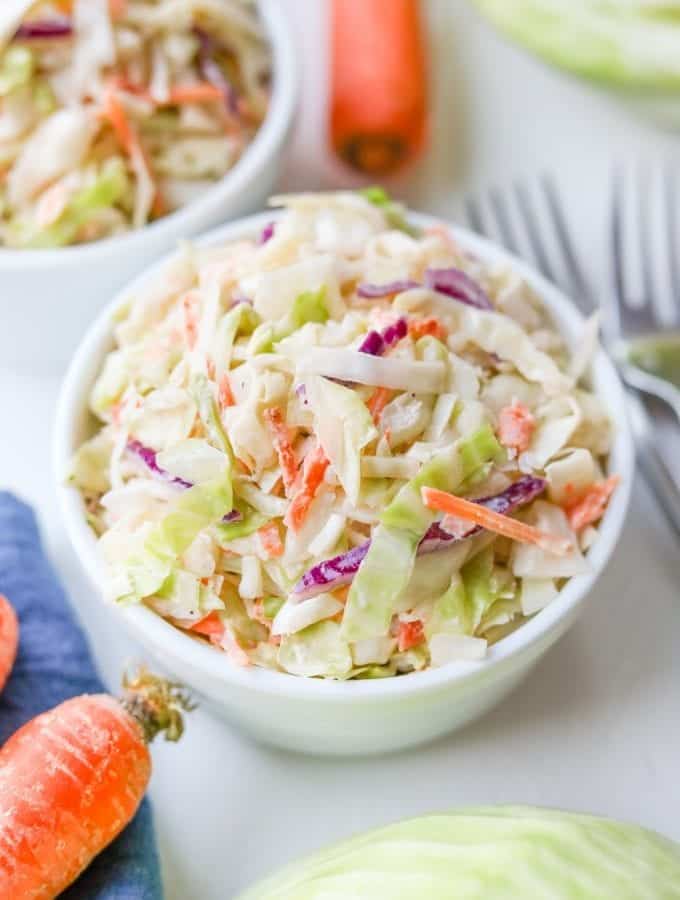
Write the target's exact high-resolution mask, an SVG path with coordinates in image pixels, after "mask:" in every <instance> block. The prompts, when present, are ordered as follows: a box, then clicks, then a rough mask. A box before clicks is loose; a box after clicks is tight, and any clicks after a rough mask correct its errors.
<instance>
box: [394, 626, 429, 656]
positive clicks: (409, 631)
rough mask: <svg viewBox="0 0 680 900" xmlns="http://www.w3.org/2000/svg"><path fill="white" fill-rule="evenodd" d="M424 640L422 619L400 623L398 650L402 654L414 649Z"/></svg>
mask: <svg viewBox="0 0 680 900" xmlns="http://www.w3.org/2000/svg"><path fill="white" fill-rule="evenodd" d="M424 640H425V631H424V629H423V623H422V622H421V621H420V619H414V620H413V621H412V622H399V631H398V634H397V648H398V650H399V652H400V653H403V652H404V650H410V649H411V648H412V647H417V646H418V644H422V642H423V641H424Z"/></svg>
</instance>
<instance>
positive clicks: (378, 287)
mask: <svg viewBox="0 0 680 900" xmlns="http://www.w3.org/2000/svg"><path fill="white" fill-rule="evenodd" d="M417 287H420V285H419V284H418V282H417V281H411V280H410V279H404V280H403V281H388V282H387V284H371V283H369V282H367V281H363V282H361V284H358V285H357V294H358V295H359V296H360V297H367V298H368V299H369V300H373V299H376V298H378V297H389V295H390V294H400V293H401V292H402V291H410V290H411V288H417Z"/></svg>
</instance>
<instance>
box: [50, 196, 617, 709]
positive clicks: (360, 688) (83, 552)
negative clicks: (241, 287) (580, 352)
mask: <svg viewBox="0 0 680 900" xmlns="http://www.w3.org/2000/svg"><path fill="white" fill-rule="evenodd" d="M278 215H280V213H278V212H276V211H273V212H269V213H267V212H264V213H258V214H255V215H253V216H248V217H247V218H243V219H238V220H236V221H234V222H231V223H228V224H226V225H223V226H221V227H219V228H216V229H213V230H211V231H209V232H208V233H206V234H204V235H202V236H201V237H200V238H198V239H197V240H196V241H195V242H194V243H195V244H196V245H197V246H213V245H215V244H220V243H224V242H226V241H230V240H238V239H242V238H245V237H252V236H254V235H256V234H258V233H259V232H260V230H261V229H262V228H263V227H264V226H265V225H266V224H267V223H268V222H270V221H271V220H272V219H275V218H276V217H277V216H278ZM409 218H410V219H411V220H412V221H413V222H414V223H415V224H416V225H420V226H423V227H428V226H432V225H441V224H442V223H443V224H444V225H445V226H446V227H448V228H449V229H450V230H451V233H452V234H453V236H454V238H455V239H456V240H457V241H458V242H459V243H460V244H461V246H463V247H464V249H466V250H468V251H470V252H472V253H473V254H475V255H476V256H478V257H479V258H480V259H481V260H483V261H484V262H486V263H487V264H491V265H496V264H503V265H506V266H508V267H510V268H512V269H513V270H514V271H515V272H517V273H518V274H519V275H520V276H521V277H522V278H523V279H525V280H526V281H527V283H528V284H529V286H530V287H531V288H533V290H534V291H535V292H536V293H537V295H538V296H539V297H540V298H541V299H542V301H543V302H544V303H545V305H546V307H547V309H548V311H549V313H550V315H551V316H552V317H553V318H554V319H555V323H556V325H557V327H558V330H559V331H560V332H561V333H562V334H563V336H565V337H566V339H567V340H568V342H570V343H573V342H574V340H575V339H576V338H577V336H578V333H579V331H580V329H581V328H582V327H583V324H584V322H585V319H584V317H583V315H582V314H581V313H580V312H579V311H578V309H577V308H576V306H575V305H574V304H573V303H572V302H571V301H570V300H568V299H567V297H566V296H565V295H564V294H563V293H562V291H560V290H559V289H558V288H557V287H555V286H554V285H553V284H551V283H550V282H549V281H548V280H547V279H545V278H544V277H543V276H541V275H540V274H538V273H537V272H536V271H535V270H534V269H533V268H532V267H530V266H529V265H527V264H526V263H524V262H523V261H522V260H520V259H518V258H517V257H516V256H514V255H513V254H511V253H509V252H507V251H506V250H504V249H502V248H501V247H498V246H497V245H496V244H494V243H492V242H491V241H489V240H487V239H485V238H482V237H480V236H479V235H477V234H474V233H473V232H471V231H468V230H466V229H462V228H459V227H457V226H455V225H452V224H451V223H449V222H446V221H444V220H442V219H441V218H439V217H434V216H428V215H425V214H421V213H416V212H413V213H409ZM174 257H175V254H172V253H171V254H168V255H167V256H165V257H164V258H163V259H161V260H160V261H158V262H157V263H155V264H154V265H153V266H152V267H150V268H149V269H147V270H145V271H144V272H142V273H141V274H140V275H139V276H137V277H136V278H135V279H134V280H133V281H132V283H131V284H129V285H128V286H127V287H126V288H124V289H123V290H122V291H119V292H118V293H117V294H116V296H115V297H114V299H113V300H112V301H111V302H110V303H109V304H108V305H107V306H106V307H105V308H104V309H103V311H102V312H101V313H100V314H99V316H98V317H97V318H96V319H95V321H94V322H93V323H92V325H91V326H90V328H89V329H88V331H87V333H86V334H85V336H84V338H83V339H82V341H81V343H80V345H79V347H78V349H77V351H76V354H75V356H74V358H73V360H72V362H71V364H70V366H69V369H68V371H67V373H66V376H65V378H64V381H63V383H62V387H61V392H60V396H59V401H58V405H57V413H56V419H55V425H54V437H53V464H54V474H55V478H56V490H57V494H58V500H59V505H60V508H61V513H62V518H63V521H64V523H65V526H66V532H67V534H68V536H69V539H70V541H71V544H72V546H73V547H74V549H75V551H76V555H77V556H78V558H79V561H80V563H81V565H82V566H83V568H84V569H85V571H86V573H87V575H88V576H89V577H90V579H91V581H92V583H93V585H95V586H97V588H98V590H99V593H100V599H102V600H103V597H102V594H101V587H100V586H101V575H102V573H101V562H100V560H99V557H98V553H97V549H96V540H95V537H94V535H93V533H92V531H91V529H90V528H89V526H88V525H87V522H86V520H85V515H84V505H83V501H82V498H81V496H80V494H79V492H78V491H77V489H76V488H74V487H71V486H69V485H68V484H67V483H66V481H65V478H66V473H67V471H68V466H69V463H70V460H71V458H72V454H73V452H74V450H75V435H76V432H77V429H78V428H79V426H80V423H81V422H82V416H83V414H84V413H85V410H86V407H87V396H88V392H89V389H90V387H91V385H92V382H93V380H94V377H95V376H96V374H97V372H98V371H99V367H100V365H101V362H102V360H103V358H104V355H105V353H106V352H107V351H108V350H109V349H110V348H111V346H112V330H113V325H114V317H115V313H116V311H117V310H118V309H119V308H120V307H123V306H124V305H125V303H126V301H127V299H128V298H129V295H130V293H131V292H133V291H135V290H136V289H138V288H139V287H140V286H142V285H143V284H144V283H145V282H146V281H147V280H148V281H153V280H154V278H157V277H158V275H159V274H160V272H161V271H162V269H163V268H164V267H165V266H166V265H167V264H168V262H169V261H170V260H171V259H173V258H174ZM592 374H593V380H594V382H595V390H596V393H597V395H598V396H600V397H601V398H602V399H604V400H605V403H606V405H607V408H608V410H610V412H613V413H615V415H616V420H617V428H616V431H615V437H614V442H613V445H612V450H611V453H610V460H611V461H612V463H613V467H614V468H615V469H616V471H617V472H618V473H619V474H620V476H621V486H620V488H619V489H618V490H617V491H616V493H615V494H614V496H613V498H612V501H611V502H610V504H609V506H608V508H607V511H606V513H605V515H604V517H603V519H602V523H601V526H600V529H599V536H598V540H597V541H596V542H595V543H594V545H593V547H592V548H591V549H590V550H589V552H588V560H589V562H590V564H591V571H590V572H588V573H585V574H583V575H579V576H575V577H573V578H571V579H570V580H569V581H568V583H567V584H566V585H565V587H564V588H563V589H562V590H561V591H560V592H559V594H558V596H557V597H556V598H555V599H554V600H553V601H552V602H551V603H550V604H549V606H547V607H546V608H545V609H543V610H541V611H540V612H539V613H537V614H536V615H534V616H533V617H532V618H531V619H529V620H528V621H527V622H525V623H524V624H523V625H521V626H519V627H518V628H517V629H516V630H515V631H513V632H512V633H511V634H509V635H508V636H506V637H504V638H502V639H501V640H500V641H499V642H498V643H497V644H494V645H493V646H492V647H490V648H489V651H488V653H487V656H486V657H485V658H484V659H483V660H480V661H474V662H473V661H457V662H452V663H449V664H447V665H445V666H442V667H439V668H434V669H426V670H425V671H421V672H412V673H409V674H408V675H407V676H402V677H394V678H385V679H379V680H365V681H351V682H350V681H332V680H326V679H317V678H304V677H301V676H298V675H292V674H289V673H285V672H277V671H274V670H270V669H264V668H259V667H256V666H251V667H248V668H237V667H236V666H234V665H233V664H232V663H231V662H230V661H229V660H228V658H227V656H226V655H225V654H221V653H219V652H218V651H216V650H214V649H213V648H212V647H210V646H209V645H207V644H205V643H203V642H201V641H198V640H192V639H191V638H190V637H188V636H187V635H186V634H185V633H184V632H182V631H181V630H180V629H178V628H175V627H174V626H172V625H170V624H169V623H168V622H166V621H165V620H164V619H162V618H161V617H160V616H159V615H157V614H156V613H154V612H152V611H151V610H150V609H148V608H147V607H144V606H141V605H128V606H120V605H116V604H112V603H109V604H108V605H109V606H114V608H115V609H116V610H117V611H118V612H119V613H120V614H121V618H122V619H123V620H124V621H125V622H126V624H127V625H128V627H129V628H130V630H131V632H132V635H133V636H134V637H135V638H136V639H137V640H138V641H140V642H141V643H143V644H146V646H149V645H151V646H152V647H153V648H154V650H156V651H158V649H159V648H162V651H163V657H164V659H165V660H166V661H167V664H168V666H169V668H172V664H173V660H175V659H177V660H179V661H181V663H182V664H183V665H184V667H185V668H189V669H190V670H191V671H193V672H200V673H201V674H202V675H203V676H205V677H207V678H210V679H216V680H218V681H222V682H223V683H224V686H225V687H236V688H241V689H246V690H249V691H255V692H259V693H265V694H269V695H272V694H274V695H280V696H288V697H294V698H299V699H314V700H325V701H329V702H333V701H337V702H345V701H347V700H352V701H357V702H362V701H369V700H371V699H375V698H383V699H389V698H394V697H395V696H399V697H401V696H407V695H408V696H410V695H414V694H418V693H421V692H427V691H430V690H432V689H436V688H441V687H444V686H446V685H450V684H452V683H454V682H455V683H462V682H466V681H470V680H473V679H476V678H478V677H479V676H483V675H484V674H485V673H487V672H491V671H492V670H495V669H498V668H499V667H502V666H504V665H506V664H508V663H509V662H510V660H512V659H513V658H515V657H518V656H521V655H528V654H529V652H530V651H531V649H532V648H534V650H535V651H536V655H539V652H540V647H541V645H542V643H543V641H544V640H546V639H547V640H550V635H551V634H552V633H554V632H558V631H559V626H560V623H561V622H563V620H566V621H567V622H568V621H570V617H571V615H572V614H574V613H575V612H576V610H577V609H578V607H579V606H580V605H581V603H582V602H583V601H584V599H585V597H586V596H587V594H588V593H589V591H590V589H591V587H592V586H593V584H594V583H595V581H596V580H597V578H598V577H599V576H600V574H601V573H602V571H603V570H604V568H605V566H606V564H607V562H608V560H609V558H610V556H611V554H612V552H613V550H614V548H615V546H616V544H617V542H618V538H619V536H620V534H621V531H622V528H623V525H624V523H625V517H626V510H627V508H628V503H629V500H630V494H631V489H632V482H633V475H634V466H635V462H634V460H635V453H634V448H633V441H632V436H631V431H630V426H629V421H628V414H627V411H626V404H625V395H624V391H623V387H622V385H621V382H620V380H619V376H618V374H617V372H616V369H615V368H614V365H613V364H612V362H611V361H610V360H609V358H608V357H607V356H606V355H605V353H604V351H603V350H602V349H601V348H600V349H599V350H598V352H597V354H596V357H595V359H594V360H593V365H592ZM104 602H107V601H104Z"/></svg>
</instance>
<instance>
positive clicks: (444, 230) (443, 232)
mask: <svg viewBox="0 0 680 900" xmlns="http://www.w3.org/2000/svg"><path fill="white" fill-rule="evenodd" d="M425 234H427V235H433V236H435V237H440V238H441V239H442V241H443V242H444V243H445V244H446V246H447V247H448V249H449V250H451V251H452V252H453V253H458V249H459V248H458V244H456V242H455V241H454V239H453V235H452V234H451V232H450V231H449V229H448V227H447V226H446V225H444V224H443V223H440V224H437V225H430V227H429V228H426V229H425Z"/></svg>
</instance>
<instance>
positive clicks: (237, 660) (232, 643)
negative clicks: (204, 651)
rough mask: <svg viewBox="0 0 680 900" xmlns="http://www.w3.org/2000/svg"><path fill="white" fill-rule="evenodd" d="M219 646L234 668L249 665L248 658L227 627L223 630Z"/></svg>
mask: <svg viewBox="0 0 680 900" xmlns="http://www.w3.org/2000/svg"><path fill="white" fill-rule="evenodd" d="M219 645H220V647H221V648H222V649H223V650H224V652H225V653H226V654H227V656H228V657H229V659H230V660H231V661H232V662H233V663H234V665H235V666H240V667H242V668H245V667H246V666H249V665H250V657H249V656H248V654H247V653H246V651H245V650H244V649H243V647H241V645H240V644H239V642H238V641H237V640H236V636H235V635H234V632H233V630H232V629H231V628H229V627H228V626H227V627H225V629H224V634H223V635H222V640H221V641H219Z"/></svg>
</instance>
